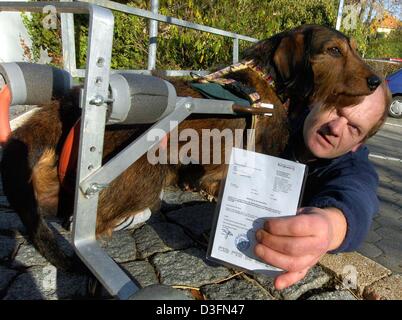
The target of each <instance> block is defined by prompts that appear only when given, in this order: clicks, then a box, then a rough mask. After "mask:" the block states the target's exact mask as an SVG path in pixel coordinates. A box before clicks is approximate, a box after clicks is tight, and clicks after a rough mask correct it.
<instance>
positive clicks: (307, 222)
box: [264, 214, 328, 237]
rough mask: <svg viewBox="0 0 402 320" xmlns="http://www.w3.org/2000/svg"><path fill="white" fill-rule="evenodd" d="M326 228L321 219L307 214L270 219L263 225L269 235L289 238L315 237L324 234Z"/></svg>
mask: <svg viewBox="0 0 402 320" xmlns="http://www.w3.org/2000/svg"><path fill="white" fill-rule="evenodd" d="M327 228H328V225H327V222H326V221H325V220H324V219H323V218H321V217H318V215H307V214H300V215H297V216H292V217H284V218H273V219H272V218H270V219H267V221H265V223H264V229H265V230H266V231H268V232H269V233H270V234H273V235H277V236H289V237H308V236H316V235H318V234H321V233H323V232H325V231H326V229H327Z"/></svg>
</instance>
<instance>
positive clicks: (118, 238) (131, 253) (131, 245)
mask: <svg viewBox="0 0 402 320" xmlns="http://www.w3.org/2000/svg"><path fill="white" fill-rule="evenodd" d="M100 243H101V247H102V248H104V249H105V251H106V253H107V254H108V255H109V256H111V257H112V258H113V259H114V260H116V262H127V261H133V260H135V259H136V257H137V249H136V246H135V240H134V237H133V236H132V234H131V232H130V231H126V230H123V231H118V232H114V233H113V235H112V238H111V239H103V240H101V241H100Z"/></svg>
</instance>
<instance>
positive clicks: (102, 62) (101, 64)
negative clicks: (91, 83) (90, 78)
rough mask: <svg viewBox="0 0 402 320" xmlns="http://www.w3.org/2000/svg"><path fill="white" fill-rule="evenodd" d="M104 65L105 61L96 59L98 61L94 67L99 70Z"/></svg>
mask: <svg viewBox="0 0 402 320" xmlns="http://www.w3.org/2000/svg"><path fill="white" fill-rule="evenodd" d="M104 64H105V59H103V58H98V61H96V65H97V66H98V67H99V68H102V67H103V65H104Z"/></svg>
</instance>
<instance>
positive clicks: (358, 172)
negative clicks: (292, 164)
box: [284, 121, 379, 253]
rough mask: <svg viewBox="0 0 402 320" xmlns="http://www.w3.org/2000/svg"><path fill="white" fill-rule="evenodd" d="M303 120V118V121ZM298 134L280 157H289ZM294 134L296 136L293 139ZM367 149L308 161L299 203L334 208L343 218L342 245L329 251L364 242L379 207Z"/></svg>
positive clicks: (355, 247)
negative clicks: (340, 212) (344, 222)
mask: <svg viewBox="0 0 402 320" xmlns="http://www.w3.org/2000/svg"><path fill="white" fill-rule="evenodd" d="M303 122H304V121H303ZM301 134H302V133H301V132H300V131H299V134H297V135H296V134H292V136H293V138H294V139H293V141H292V138H291V140H290V141H291V143H290V144H289V146H288V148H287V150H286V151H285V154H284V157H285V158H288V159H291V160H293V159H292V157H291V156H290V154H292V148H293V146H294V143H292V142H295V141H296V140H300V137H301ZM296 137H297V138H296ZM368 154H369V150H368V148H367V147H366V146H364V145H363V146H361V147H360V148H359V149H358V150H357V151H356V152H349V153H347V154H345V155H343V156H341V157H338V158H335V159H318V160H316V161H313V162H311V163H309V164H308V169H309V173H308V177H307V180H306V185H305V189H304V194H303V200H302V206H303V207H306V206H312V207H318V208H326V207H335V208H338V209H340V210H341V211H342V212H343V214H344V215H345V217H346V220H347V224H348V229H347V233H346V237H345V240H344V241H343V243H342V245H341V246H340V247H339V248H338V249H336V250H335V251H332V252H331V253H337V252H343V251H353V250H356V249H357V248H358V247H359V246H360V244H361V243H362V242H363V241H364V239H365V237H366V235H367V233H368V231H369V229H370V227H371V223H372V220H373V217H374V215H375V214H376V213H377V212H378V210H379V201H378V198H377V194H376V192H377V187H378V175H377V173H376V171H375V169H374V166H373V165H372V164H371V163H370V162H369V159H368Z"/></svg>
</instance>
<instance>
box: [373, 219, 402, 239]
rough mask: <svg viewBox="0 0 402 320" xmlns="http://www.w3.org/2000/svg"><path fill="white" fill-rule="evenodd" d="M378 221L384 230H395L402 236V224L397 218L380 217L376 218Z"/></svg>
mask: <svg viewBox="0 0 402 320" xmlns="http://www.w3.org/2000/svg"><path fill="white" fill-rule="evenodd" d="M376 221H377V222H378V223H379V224H381V226H382V227H383V228H390V229H394V230H395V231H396V232H397V233H398V234H400V235H401V236H402V223H401V222H400V221H399V220H398V218H397V217H387V216H382V215H380V216H379V217H376ZM377 233H378V232H377Z"/></svg>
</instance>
